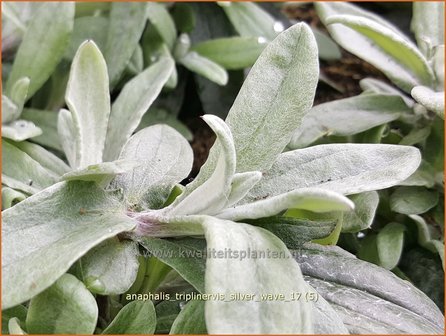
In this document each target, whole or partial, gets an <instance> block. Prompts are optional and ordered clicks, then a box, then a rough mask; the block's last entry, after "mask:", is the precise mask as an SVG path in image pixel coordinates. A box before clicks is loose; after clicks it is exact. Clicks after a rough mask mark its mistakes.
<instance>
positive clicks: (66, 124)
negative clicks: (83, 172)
mask: <svg viewBox="0 0 446 336" xmlns="http://www.w3.org/2000/svg"><path fill="white" fill-rule="evenodd" d="M57 134H58V136H59V142H60V146H61V147H62V149H63V151H64V153H65V157H66V158H67V161H68V163H69V164H70V166H71V167H72V168H76V167H78V166H79V158H78V155H77V153H78V152H79V151H78V149H77V148H78V144H77V141H76V140H75V139H76V137H77V135H76V128H75V125H74V122H73V116H72V114H71V113H70V111H68V110H65V109H61V110H60V111H59V114H58V117H57ZM73 140H74V141H73Z"/></svg>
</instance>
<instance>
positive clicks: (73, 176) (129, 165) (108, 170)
mask: <svg viewBox="0 0 446 336" xmlns="http://www.w3.org/2000/svg"><path fill="white" fill-rule="evenodd" d="M136 166H137V162H136V161H129V160H117V161H113V162H102V163H98V164H94V165H89V166H87V167H85V168H81V169H76V170H73V171H70V172H69V173H66V174H64V175H63V176H62V177H61V179H60V180H61V181H93V182H96V183H99V184H100V185H107V184H108V183H109V182H110V181H111V180H112V179H113V178H114V177H115V176H116V175H119V174H124V173H127V172H129V171H131V170H132V169H134V168H135V167H136Z"/></svg>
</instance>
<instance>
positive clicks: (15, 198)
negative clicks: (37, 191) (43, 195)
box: [2, 187, 26, 210]
mask: <svg viewBox="0 0 446 336" xmlns="http://www.w3.org/2000/svg"><path fill="white" fill-rule="evenodd" d="M25 198H26V195H25V194H23V193H21V192H20V191H17V190H14V189H12V188H8V187H2V210H5V209H8V208H10V207H12V206H13V205H15V204H16V203H19V202H21V201H23V200H24V199H25Z"/></svg>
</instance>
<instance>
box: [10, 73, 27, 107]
mask: <svg viewBox="0 0 446 336" xmlns="http://www.w3.org/2000/svg"><path fill="white" fill-rule="evenodd" d="M29 83H30V81H29V78H28V77H22V78H19V79H18V80H17V82H15V83H14V85H13V86H12V89H11V93H10V97H11V100H12V101H13V102H14V104H15V105H16V106H17V111H18V112H19V113H20V114H21V113H22V110H23V105H25V102H26V98H27V96H28V90H29Z"/></svg>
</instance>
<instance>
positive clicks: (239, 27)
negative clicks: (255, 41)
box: [218, 2, 283, 41]
mask: <svg viewBox="0 0 446 336" xmlns="http://www.w3.org/2000/svg"><path fill="white" fill-rule="evenodd" d="M218 4H219V5H220V6H221V7H222V8H223V10H224V11H225V13H226V15H227V16H228V18H229V21H231V23H232V25H233V26H234V28H235V30H236V31H237V32H238V33H239V34H240V35H241V36H245V37H263V38H264V39H266V40H269V41H272V40H274V38H275V37H276V36H277V34H278V33H281V32H282V30H283V25H282V24H280V22H276V21H275V20H274V18H273V17H272V16H271V15H270V14H269V13H268V12H266V11H264V10H263V9H262V8H260V7H259V6H258V5H257V4H255V3H250V2H240V3H231V2H219V3H218Z"/></svg>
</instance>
